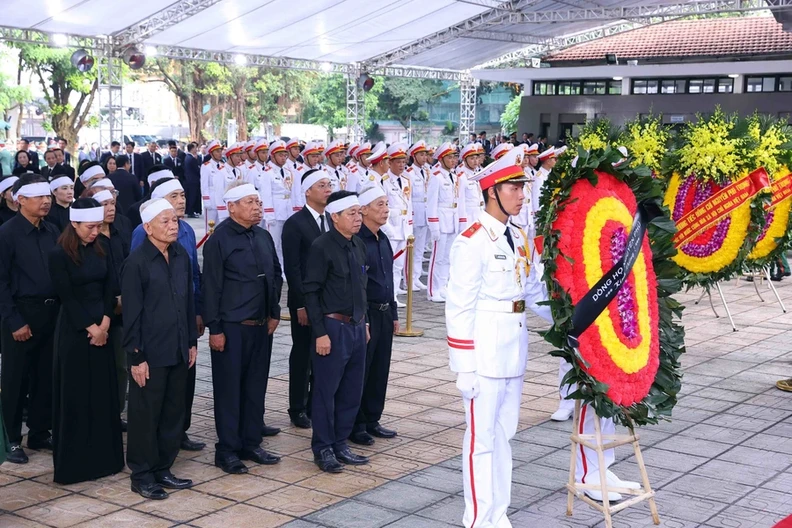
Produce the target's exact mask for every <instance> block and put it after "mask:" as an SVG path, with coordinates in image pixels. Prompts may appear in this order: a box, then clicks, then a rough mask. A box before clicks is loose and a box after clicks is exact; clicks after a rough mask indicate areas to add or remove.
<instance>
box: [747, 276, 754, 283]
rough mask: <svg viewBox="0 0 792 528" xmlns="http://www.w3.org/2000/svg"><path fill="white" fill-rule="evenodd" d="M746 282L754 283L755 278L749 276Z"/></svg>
mask: <svg viewBox="0 0 792 528" xmlns="http://www.w3.org/2000/svg"><path fill="white" fill-rule="evenodd" d="M745 280H746V281H748V282H753V277H752V276H750V275H748V276H747V277H745Z"/></svg>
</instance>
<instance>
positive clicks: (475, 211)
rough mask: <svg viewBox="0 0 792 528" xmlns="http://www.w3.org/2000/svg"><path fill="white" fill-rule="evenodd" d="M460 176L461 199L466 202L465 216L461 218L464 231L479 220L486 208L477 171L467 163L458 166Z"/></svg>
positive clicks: (460, 221)
mask: <svg viewBox="0 0 792 528" xmlns="http://www.w3.org/2000/svg"><path fill="white" fill-rule="evenodd" d="M456 175H457V178H459V201H460V202H464V203H465V216H463V217H461V218H460V219H459V224H460V225H459V230H460V231H464V230H465V229H467V228H468V226H471V225H473V224H475V223H476V221H478V217H479V214H481V212H482V211H483V210H484V196H483V195H482V193H481V187H480V186H479V183H478V182H477V181H476V178H475V175H476V171H474V170H473V169H471V168H470V167H468V166H467V165H465V163H464V162H462V165H460V166H459V167H457V170H456Z"/></svg>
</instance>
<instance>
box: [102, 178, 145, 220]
mask: <svg viewBox="0 0 792 528" xmlns="http://www.w3.org/2000/svg"><path fill="white" fill-rule="evenodd" d="M109 178H110V181H111V182H113V185H115V188H116V191H118V198H116V210H117V211H118V212H119V213H124V214H125V213H126V212H127V211H128V210H129V208H130V207H131V206H132V204H133V203H135V202H136V201H138V200H140V199H141V198H142V195H143V189H141V187H140V181H138V179H137V178H136V177H135V175H134V174H130V173H129V172H127V171H125V170H124V169H118V170H117V171H115V172H114V173H112V174H111V175H110V176H109Z"/></svg>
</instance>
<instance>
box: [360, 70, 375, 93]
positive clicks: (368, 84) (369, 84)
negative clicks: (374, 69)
mask: <svg viewBox="0 0 792 528" xmlns="http://www.w3.org/2000/svg"><path fill="white" fill-rule="evenodd" d="M357 86H358V90H363V91H364V92H368V91H369V90H371V89H372V88H374V78H373V77H371V76H370V75H369V74H368V73H364V74H362V75H361V76H360V77H358V80H357Z"/></svg>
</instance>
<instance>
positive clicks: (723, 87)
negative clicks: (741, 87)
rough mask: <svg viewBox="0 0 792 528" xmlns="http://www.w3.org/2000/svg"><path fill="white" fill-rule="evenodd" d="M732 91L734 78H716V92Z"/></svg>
mask: <svg viewBox="0 0 792 528" xmlns="http://www.w3.org/2000/svg"><path fill="white" fill-rule="evenodd" d="M733 91H734V79H732V78H730V77H726V78H723V79H718V93H732V92H733Z"/></svg>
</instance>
